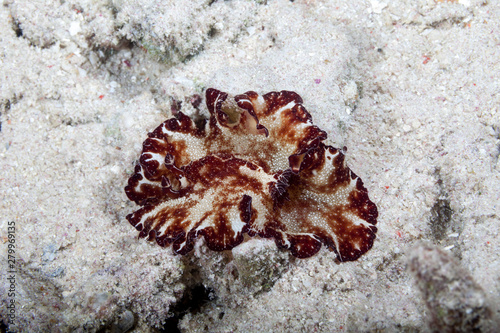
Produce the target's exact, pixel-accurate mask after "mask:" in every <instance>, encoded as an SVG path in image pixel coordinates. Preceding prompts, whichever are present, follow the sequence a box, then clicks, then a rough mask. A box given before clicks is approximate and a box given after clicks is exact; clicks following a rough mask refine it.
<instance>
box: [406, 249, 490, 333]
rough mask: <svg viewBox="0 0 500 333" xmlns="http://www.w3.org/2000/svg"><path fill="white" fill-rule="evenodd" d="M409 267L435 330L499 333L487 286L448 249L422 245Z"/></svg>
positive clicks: (414, 251)
mask: <svg viewBox="0 0 500 333" xmlns="http://www.w3.org/2000/svg"><path fill="white" fill-rule="evenodd" d="M409 268H410V270H411V272H412V273H413V276H414V277H415V280H416V282H417V286H418V288H419V289H420V292H421V293H422V297H423V299H424V301H425V304H426V305H427V307H428V308H429V312H428V324H429V329H430V330H431V331H432V332H450V333H451V332H495V331H496V330H494V329H492V327H493V326H492V324H493V323H492V317H491V314H492V313H491V311H490V309H489V306H488V302H487V300H486V296H485V294H484V291H483V289H482V288H481V287H480V286H479V285H478V284H477V283H476V282H475V281H474V280H473V279H472V277H471V275H470V274H469V272H467V271H466V270H465V269H464V268H462V267H461V266H460V263H459V262H458V261H457V260H456V259H455V258H453V257H452V256H451V255H450V254H449V253H448V252H446V251H445V250H443V249H441V248H439V247H437V246H433V245H425V244H424V245H418V246H416V247H415V248H413V250H412V253H411V254H410V256H409Z"/></svg>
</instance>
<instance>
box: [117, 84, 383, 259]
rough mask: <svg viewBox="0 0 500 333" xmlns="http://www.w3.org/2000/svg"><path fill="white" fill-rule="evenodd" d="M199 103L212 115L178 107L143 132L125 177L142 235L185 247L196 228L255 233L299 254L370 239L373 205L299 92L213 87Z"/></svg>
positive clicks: (234, 239) (363, 244)
mask: <svg viewBox="0 0 500 333" xmlns="http://www.w3.org/2000/svg"><path fill="white" fill-rule="evenodd" d="M206 105H207V108H208V111H209V112H210V118H209V119H202V120H196V121H195V120H193V119H191V118H190V117H188V116H187V115H185V114H183V113H182V112H181V111H179V112H177V113H176V115H175V117H174V118H172V119H168V120H166V121H165V122H164V123H162V124H161V125H160V126H158V127H157V128H156V129H155V130H154V131H153V132H151V133H149V134H148V138H147V139H146V141H144V143H143V150H142V153H141V155H140V158H139V161H138V163H137V165H136V166H135V170H134V174H133V175H132V176H131V177H130V179H129V180H128V185H127V186H126V187H125V193H126V194H127V196H128V198H129V199H130V200H132V201H134V202H135V203H136V204H138V205H140V206H142V207H141V208H140V209H139V210H137V211H136V212H134V213H132V214H129V215H128V216H127V220H128V221H129V222H130V224H132V225H133V226H134V227H135V228H136V229H137V230H138V231H139V232H140V233H139V237H142V238H146V237H147V240H149V241H152V240H156V242H157V243H158V244H159V245H160V246H163V247H166V246H169V245H172V248H173V251H174V252H175V253H178V254H187V253H188V252H190V251H191V250H192V249H193V247H194V244H195V241H196V239H197V238H199V237H200V236H203V237H204V238H205V242H206V245H207V246H208V248H210V249H211V250H215V251H222V250H230V249H232V248H233V247H235V246H237V245H238V244H240V243H241V242H243V240H244V236H245V234H246V235H248V236H256V235H258V236H260V237H264V238H273V239H274V240H275V242H276V245H277V246H278V247H279V248H283V249H288V250H290V251H291V253H292V255H294V256H295V257H298V258H307V257H310V256H312V255H314V254H315V253H317V252H318V251H319V250H320V248H321V245H322V244H324V245H325V246H327V247H328V248H329V249H331V250H333V251H334V252H335V253H336V255H337V258H338V259H339V260H340V261H350V260H356V259H358V258H359V257H360V256H361V255H362V254H363V253H365V252H366V251H368V250H369V249H370V248H371V247H372V245H373V242H374V240H375V234H376V232H377V228H376V226H375V224H376V223H377V216H378V212H377V207H376V206H375V204H374V203H373V202H372V201H370V199H369V198H368V191H367V189H366V188H365V187H364V186H363V182H362V181H361V179H360V178H359V177H358V176H356V174H354V173H353V172H352V171H351V170H350V169H349V168H348V167H347V166H346V165H345V162H344V160H345V155H344V154H343V152H342V151H341V150H339V149H337V148H334V147H332V146H329V145H327V144H326V143H325V142H324V141H325V140H326V138H327V134H326V132H325V131H323V130H321V129H320V128H319V127H317V126H316V125H314V124H313V122H312V117H311V115H310V114H309V112H308V111H307V110H306V109H305V107H304V106H303V105H302V98H301V97H300V96H299V95H298V94H296V93H295V92H292V91H281V92H270V93H267V94H265V95H263V96H260V95H258V94H257V93H256V92H254V91H248V92H246V93H244V94H241V95H236V96H231V95H228V94H227V93H225V92H222V91H219V90H216V89H212V88H210V89H207V91H206Z"/></svg>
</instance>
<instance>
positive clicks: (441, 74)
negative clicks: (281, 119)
mask: <svg viewBox="0 0 500 333" xmlns="http://www.w3.org/2000/svg"><path fill="white" fill-rule="evenodd" d="M499 26H500V7H499V6H498V4H497V3H496V2H494V1H490V2H488V1H475V0H459V1H434V0H430V1H424V0H419V1H409V0H408V1H397V2H389V1H378V0H371V1H347V0H339V1H320V0H316V1H315V0H296V1H284V0H276V1H273V0H254V1H251V0H233V1H222V0H218V1H217V0H216V1H209V0H195V1H181V0H170V1H152V0H134V1H121V0H114V1H113V0H102V1H97V0H96V1H90V0H89V1H75V0H70V1H55V0H43V1H42V0H35V1H34V0H31V1H28V0H19V1H16V0H4V1H3V5H2V6H1V7H0V124H1V131H0V193H1V194H0V198H1V202H0V236H1V242H0V260H1V265H2V266H1V267H2V269H1V270H0V279H1V281H2V282H1V283H0V295H1V296H0V304H1V307H0V318H1V324H0V325H1V326H0V327H2V328H3V329H10V330H12V331H18V332H49V331H50V332H58V331H59V332H70V331H71V332H96V331H103V330H104V331H111V332H126V331H134V332H158V331H159V330H160V329H162V328H164V329H171V328H172V327H178V329H179V330H180V331H182V332H360V331H363V332H428V331H432V330H433V329H437V328H439V329H441V330H442V331H446V330H449V329H451V328H456V331H459V332H460V331H467V330H470V329H478V330H479V331H483V332H487V331H491V330H492V327H494V325H495V321H496V320H498V317H499V313H498V311H499V310H498V309H500V278H499V277H500V254H499V253H500V249H499V247H500V235H499V229H500V228H499V227H500V162H499V155H500V110H499V109H500V28H499ZM209 87H214V88H217V89H220V90H223V91H228V92H231V93H233V94H238V93H243V92H245V91H248V90H255V91H258V92H259V93H266V92H269V91H275V90H278V91H279V90H293V91H295V92H297V93H298V94H299V95H301V96H302V98H303V100H304V106H305V107H306V108H307V110H308V111H309V112H310V113H311V114H312V116H313V120H314V122H315V123H317V124H319V125H320V126H321V128H323V129H325V130H326V131H327V132H328V136H329V139H328V140H329V142H330V143H331V144H333V145H334V146H336V147H343V146H346V147H347V148H348V149H347V153H346V155H347V163H348V165H349V167H350V168H351V169H352V170H353V171H354V172H355V173H356V174H357V175H359V176H360V177H361V178H362V179H363V182H364V184H365V186H366V187H367V189H368V191H369V195H370V198H371V199H372V200H373V201H374V202H375V203H376V204H377V206H378V210H379V219H378V225H377V226H378V233H377V239H376V241H375V244H374V246H373V248H372V250H370V251H369V252H368V253H367V254H365V255H364V256H362V257H361V258H360V259H359V260H358V261H355V262H348V263H338V262H336V261H335V255H334V254H333V253H332V252H330V251H328V250H326V249H324V248H323V249H322V250H321V251H320V253H319V254H317V255H316V256H314V257H312V258H309V259H305V260H300V259H295V258H293V257H291V256H290V255H289V253H287V252H284V251H280V250H278V249H276V246H275V245H274V243H273V242H272V241H271V240H260V239H251V240H249V241H247V242H245V243H243V244H241V245H240V246H238V247H236V248H235V249H234V250H233V251H226V252H211V251H209V250H207V248H206V247H205V246H204V244H203V241H199V242H198V243H197V245H196V247H195V250H194V251H193V252H192V253H191V254H189V255H187V256H185V257H181V256H174V255H173V254H172V251H171V249H168V248H167V249H163V248H160V247H159V246H157V245H156V244H154V243H148V242H146V241H145V240H143V239H140V240H138V239H137V231H136V230H135V229H134V228H133V227H132V226H130V224H129V223H128V222H127V221H126V219H125V216H126V215H127V214H129V213H131V212H132V211H134V210H135V209H136V208H137V207H136V205H134V204H133V203H132V202H130V201H129V200H127V197H126V196H125V193H124V191H123V187H124V186H125V184H126V182H127V179H128V177H129V175H130V174H131V173H132V171H133V167H134V164H135V162H136V159H137V158H138V156H139V153H140V151H141V147H142V142H143V140H144V139H145V138H146V136H147V133H148V131H151V130H153V129H154V128H155V127H156V126H157V125H159V124H160V123H161V122H163V121H164V120H165V119H167V118H168V117H171V108H172V106H175V105H178V104H179V102H181V110H182V111H183V112H184V113H186V114H188V115H192V114H194V112H195V109H194V108H193V107H192V106H191V104H190V103H189V101H190V99H191V98H192V96H193V95H195V94H199V95H201V96H203V95H204V91H205V90H206V89H207V88H209ZM14 225H15V232H12V230H14V229H9V226H14ZM9 231H10V233H9ZM9 234H10V235H11V236H9ZM12 235H14V236H12ZM14 238H15V243H14V241H12V240H13V239H14ZM422 242H423V243H424V244H426V245H425V246H424V245H421V244H422ZM9 244H14V245H15V247H14V246H11V247H10V248H9ZM431 244H433V245H431ZM9 250H10V252H9ZM9 255H11V257H9ZM452 257H454V258H455V259H450V258H452ZM409 258H411V260H410V259H409ZM9 259H15V260H16V262H15V265H14V268H13V271H15V273H10V270H11V269H10V268H9V266H8V264H9V261H8V260H9ZM410 261H411V265H410V266H411V271H410V270H408V269H407V266H408V265H409V262H410ZM4 267H5V268H6V269H4ZM441 267H446V268H443V269H440V268H441ZM12 276H14V277H13V280H12V279H11V280H12V281H14V280H15V283H14V284H12V283H11V280H9V278H11V277H12ZM457 276H458V277H457ZM430 288H440V290H439V293H437V292H436V294H435V298H433V297H432V296H433V295H434V294H432V290H430ZM443 290H444V291H443ZM429 295H431V296H429ZM456 300H462V302H457V301H456ZM11 302H14V304H15V310H14V311H12V307H11V308H8V307H7V306H9V305H10V304H12V303H11ZM443 304H444V305H443ZM443 309H445V310H443ZM430 313H432V315H430ZM9 314H10V315H11V317H9ZM12 314H14V315H15V317H12ZM451 316H453V318H451ZM9 323H10V324H9ZM0 331H1V329H0Z"/></svg>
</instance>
